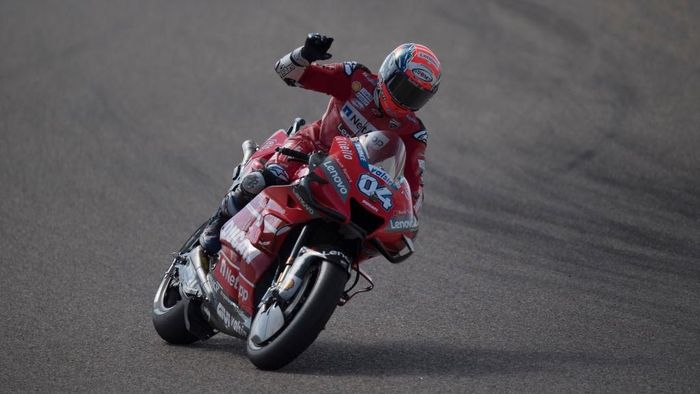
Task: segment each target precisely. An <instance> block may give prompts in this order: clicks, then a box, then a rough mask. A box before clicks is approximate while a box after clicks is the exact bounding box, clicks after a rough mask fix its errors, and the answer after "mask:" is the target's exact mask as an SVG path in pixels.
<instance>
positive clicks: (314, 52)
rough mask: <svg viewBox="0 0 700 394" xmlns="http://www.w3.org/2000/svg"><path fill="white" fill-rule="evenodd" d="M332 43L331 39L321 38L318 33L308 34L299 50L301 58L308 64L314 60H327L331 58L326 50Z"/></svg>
mask: <svg viewBox="0 0 700 394" xmlns="http://www.w3.org/2000/svg"><path fill="white" fill-rule="evenodd" d="M332 43H333V37H328V36H322V35H320V34H318V33H309V35H308V36H306V42H305V43H304V46H303V47H302V48H301V56H302V57H303V58H304V59H306V60H307V61H308V62H309V63H311V62H315V61H316V60H328V59H330V58H331V54H330V53H328V49H329V48H330V47H331V44H332Z"/></svg>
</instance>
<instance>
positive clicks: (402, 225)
mask: <svg viewBox="0 0 700 394" xmlns="http://www.w3.org/2000/svg"><path fill="white" fill-rule="evenodd" d="M417 227H418V220H416V218H415V217H414V216H413V215H404V216H394V217H393V218H391V219H389V230H391V231H404V230H414V229H416V228H417Z"/></svg>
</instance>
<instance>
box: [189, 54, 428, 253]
mask: <svg viewBox="0 0 700 394" xmlns="http://www.w3.org/2000/svg"><path fill="white" fill-rule="evenodd" d="M301 49H302V48H297V49H295V50H294V51H292V52H291V53H289V54H287V55H285V56H283V57H282V58H281V59H280V60H279V61H278V62H277V64H276V65H275V71H277V73H278V74H279V76H280V77H281V78H282V79H283V80H284V81H285V82H286V83H287V84H288V85H290V86H298V87H302V88H305V89H309V90H313V91H317V92H322V93H326V94H328V95H330V96H331V99H330V101H329V103H328V108H327V109H326V112H325V113H324V114H323V116H322V117H321V119H319V120H317V121H315V122H313V123H311V124H308V125H306V126H304V127H303V128H301V130H299V132H297V133H296V134H294V135H293V136H290V137H289V138H287V140H286V141H285V144H284V147H286V148H290V149H294V150H297V151H300V152H304V153H307V154H310V153H312V152H313V151H319V150H320V151H323V152H328V150H329V149H330V145H331V143H332V141H333V138H334V137H336V136H339V135H342V136H346V137H356V136H360V135H362V134H365V133H368V132H371V131H375V130H388V131H394V132H395V133H397V134H398V135H399V137H400V138H401V139H402V141H403V143H404V145H405V148H406V164H405V168H404V177H405V178H406V180H407V181H408V184H409V186H410V188H411V197H412V202H413V210H414V215H415V216H416V218H417V215H418V212H419V210H420V208H421V205H422V201H423V172H424V169H425V150H426V147H427V141H428V132H427V131H426V129H425V127H424V126H423V123H422V122H421V120H420V119H418V117H416V116H415V113H413V112H409V113H408V114H407V115H406V116H404V117H401V118H392V117H389V116H387V115H386V114H385V113H384V112H383V111H382V110H381V107H380V106H379V104H378V103H379V100H378V96H377V94H376V92H375V90H376V89H375V88H376V85H377V81H378V77H377V75H376V74H374V73H372V72H371V71H370V70H369V69H368V68H366V67H365V66H363V65H361V64H358V63H357V62H344V63H331V64H324V65H319V64H315V63H310V62H309V61H307V60H306V59H305V58H304V57H303V56H301ZM328 57H330V56H329V55H328ZM301 165H302V164H301V163H300V162H298V161H295V160H290V159H289V157H288V156H286V155H282V154H275V155H274V156H273V157H272V158H271V159H270V160H269V161H268V162H267V164H266V167H265V169H264V170H262V171H254V172H251V173H249V174H247V175H246V176H245V177H244V178H243V179H242V180H241V183H240V185H239V188H238V189H236V190H232V191H230V192H229V193H228V194H227V195H226V196H225V197H224V198H223V200H222V201H221V205H220V206H219V208H218V210H217V212H216V213H215V214H214V216H213V217H212V218H211V219H210V221H209V223H208V225H207V226H206V228H205V229H204V232H203V233H202V235H201V236H200V243H201V244H202V246H203V247H204V249H205V251H206V252H207V253H209V254H215V253H217V252H218V251H219V249H220V248H221V244H220V241H219V232H220V230H221V227H222V226H223V224H224V223H225V222H226V221H227V220H228V219H229V218H230V217H232V216H233V215H235V214H236V212H238V211H239V210H240V209H241V208H243V206H244V205H245V204H247V203H248V202H249V201H250V200H251V199H252V198H253V197H254V196H255V195H256V194H257V193H259V192H260V191H262V190H263V189H264V188H265V187H267V186H271V185H275V184H285V183H289V181H290V180H291V179H290V178H291V177H293V176H294V174H295V173H296V172H297V170H298V169H299V168H300V166H301Z"/></svg>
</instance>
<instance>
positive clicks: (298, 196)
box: [293, 188, 316, 216]
mask: <svg viewBox="0 0 700 394" xmlns="http://www.w3.org/2000/svg"><path fill="white" fill-rule="evenodd" d="M293 193H294V196H295V197H296V198H297V200H299V204H301V206H302V207H304V209H306V211H307V212H308V213H309V214H310V215H312V216H316V210H315V209H313V208H311V205H309V203H307V202H306V200H304V199H303V198H301V195H299V192H298V191H297V189H296V188H294V189H293Z"/></svg>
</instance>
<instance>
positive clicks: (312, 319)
mask: <svg viewBox="0 0 700 394" xmlns="http://www.w3.org/2000/svg"><path fill="white" fill-rule="evenodd" d="M347 279H348V273H347V272H346V271H345V270H343V269H342V268H341V267H340V266H338V265H336V264H333V263H330V262H328V261H323V262H321V264H320V265H319V266H318V267H317V268H316V269H311V270H310V271H309V273H308V274H307V275H306V278H305V279H304V283H303V284H302V285H301V287H300V290H299V292H298V293H297V295H296V296H295V297H294V299H293V300H292V301H291V302H290V303H289V305H288V306H287V308H288V310H285V315H288V316H287V317H285V321H286V323H285V326H284V327H283V328H282V329H281V330H280V332H279V333H278V334H276V335H275V336H273V337H272V338H271V339H270V340H268V341H266V342H265V343H261V344H255V343H254V342H253V341H252V340H251V337H250V336H249V337H248V339H247V340H246V342H247V355H248V359H250V361H251V362H252V363H253V364H254V365H255V366H256V367H258V368H260V369H263V370H276V369H279V368H282V367H283V366H285V365H287V364H288V363H290V362H291V361H293V360H294V359H295V358H296V357H297V356H299V355H300V354H301V353H302V352H303V351H304V350H306V349H307V348H308V347H309V346H310V345H311V344H312V343H313V342H314V340H316V338H317V337H318V334H319V333H320V332H321V330H323V328H324V327H325V325H326V323H327V322H328V319H330V317H331V315H332V314H333V311H335V307H336V306H337V305H338V300H339V299H340V296H341V294H342V293H343V289H344V286H345V282H347ZM289 309H292V310H289ZM256 317H257V316H256Z"/></svg>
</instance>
